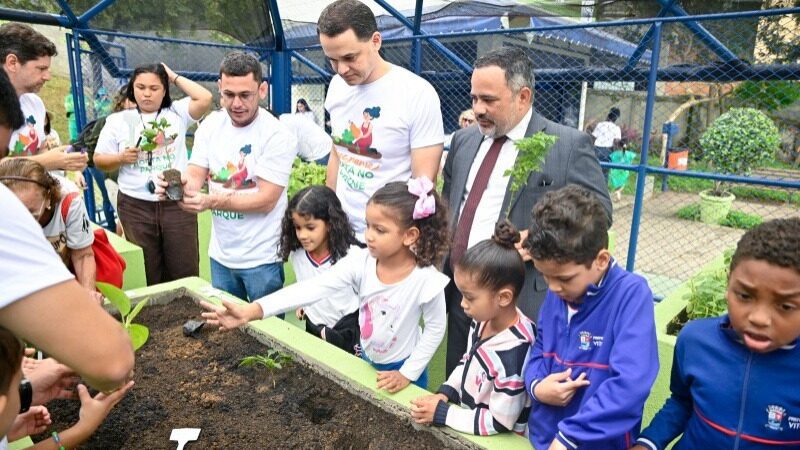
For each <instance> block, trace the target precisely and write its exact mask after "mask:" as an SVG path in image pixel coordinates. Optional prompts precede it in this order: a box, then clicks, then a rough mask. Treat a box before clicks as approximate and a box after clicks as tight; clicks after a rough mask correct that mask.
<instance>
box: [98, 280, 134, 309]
mask: <svg viewBox="0 0 800 450" xmlns="http://www.w3.org/2000/svg"><path fill="white" fill-rule="evenodd" d="M95 285H96V286H97V289H98V290H99V291H100V292H101V293H102V294H103V296H105V297H106V298H107V299H108V301H109V302H111V304H112V305H114V307H115V308H117V311H119V313H120V315H121V316H122V317H125V316H127V315H128V313H130V312H131V299H129V298H128V296H127V295H126V294H125V292H124V291H123V290H122V289H120V288H118V287H116V286H113V285H110V284H108V283H103V282H101V281H98V282H97V283H95Z"/></svg>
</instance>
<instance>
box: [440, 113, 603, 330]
mask: <svg viewBox="0 0 800 450" xmlns="http://www.w3.org/2000/svg"><path fill="white" fill-rule="evenodd" d="M539 131H544V132H545V133H547V134H551V135H555V136H558V141H556V143H555V144H554V145H553V147H552V148H551V149H550V151H549V152H548V153H547V156H546V157H545V162H544V165H543V166H542V171H541V172H533V173H531V174H530V176H529V177H528V183H527V184H526V185H525V186H524V187H523V188H522V189H520V190H519V192H517V193H516V194H515V195H514V199H513V200H512V199H511V193H510V192H509V190H508V188H506V195H505V198H504V199H503V205H502V208H501V210H500V217H498V220H500V219H501V218H503V215H504V214H505V211H506V209H507V207H508V204H509V202H510V201H513V204H512V205H511V211H510V213H509V217H508V219H509V220H510V221H511V223H513V224H514V226H516V227H517V228H518V229H519V230H520V231H522V230H525V229H527V228H528V226H529V225H530V222H531V210H533V205H535V204H536V202H537V201H539V199H540V198H541V197H542V195H544V194H545V193H546V192H549V191H553V190H556V189H560V188H562V187H564V186H566V185H568V184H577V185H580V186H583V187H584V188H586V189H588V190H590V191H592V192H594V193H596V194H597V196H598V198H599V199H600V201H601V202H602V203H603V206H604V207H605V209H606V212H607V213H608V217H609V223H610V220H611V210H612V207H611V198H610V197H609V195H608V187H607V184H606V180H605V177H603V172H602V170H601V169H600V163H598V162H597V157H596V156H595V154H594V149H593V147H592V141H591V139H590V137H589V135H588V134H586V133H583V132H581V131H578V130H577V129H575V128H570V127H567V126H564V125H560V124H557V123H555V122H552V121H549V120H547V119H545V118H544V117H542V116H541V115H539V114H538V113H537V112H536V111H534V112H533V114H532V115H531V121H530V122H529V123H528V129H527V131H526V132H525V136H526V137H527V136H531V135H533V134H535V133H537V132H539ZM482 140H483V135H481V133H480V130H479V129H478V126H477V125H473V126H471V127H469V128H465V129H463V130H459V131H457V132H456V133H455V134H454V135H453V141H452V144H451V146H450V152H449V153H448V155H447V160H446V162H445V164H444V170H443V177H444V188H443V191H442V195H443V197H444V198H445V199H447V202H448V206H449V208H450V217H449V219H450V222H449V223H450V224H451V226H452V229H453V230H455V227H456V225H457V224H458V219H459V217H458V216H459V209H460V207H461V201H462V199H463V197H464V191H465V189H466V184H467V177H468V176H469V171H470V168H471V167H472V162H473V160H474V159H475V155H476V154H477V153H478V148H479V147H480V145H481V142H482ZM510 185H511V182H510V180H509V187H510ZM449 266H450V261H449V257H448V258H447V260H446V261H445V270H446V271H449V270H450V269H449ZM525 268H526V274H525V285H524V286H523V288H522V292H521V293H520V296H519V298H518V300H517V306H518V307H519V308H520V309H521V310H522V311H523V312H524V313H525V314H526V315H527V316H528V317H530V318H531V319H533V320H536V319H537V318H538V314H539V307H540V306H541V304H542V302H543V301H544V294H545V292H546V291H547V283H545V281H544V278H543V277H542V275H541V274H540V273H539V272H538V271H537V270H536V269H535V268H534V267H533V263H531V262H526V263H525ZM449 275H451V276H452V274H449ZM449 301H451V300H450V299H448V302H449Z"/></svg>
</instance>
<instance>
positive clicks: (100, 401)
mask: <svg viewBox="0 0 800 450" xmlns="http://www.w3.org/2000/svg"><path fill="white" fill-rule="evenodd" d="M132 387H133V380H131V381H128V383H127V384H126V385H125V386H122V387H121V388H119V389H117V390H116V391H114V392H111V393H110V394H106V393H103V392H100V393H98V394H97V395H95V396H94V397H92V396H91V395H89V390H88V389H87V388H86V386H84V385H82V384H79V385H78V397H80V399H81V410H80V412H79V413H78V423H76V424H75V426H73V427H72V428H70V429H69V430H67V431H70V430H76V431H78V432H79V433H85V437H84V438H83V439H82V440H81V442H82V441H84V440H86V438H88V437H89V436H91V434H92V433H94V430H96V429H97V427H99V426H100V424H101V423H103V420H105V418H106V416H108V413H109V412H111V408H113V407H114V405H116V404H117V403H119V401H120V400H122V397H124V396H125V394H127V393H128V390H130V388H132ZM64 434H67V432H66V431H65V432H64ZM65 447H66V446H65Z"/></svg>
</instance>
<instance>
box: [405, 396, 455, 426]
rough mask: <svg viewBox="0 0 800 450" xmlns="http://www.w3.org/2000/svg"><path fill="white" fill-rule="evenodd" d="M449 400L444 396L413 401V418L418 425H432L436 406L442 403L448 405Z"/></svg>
mask: <svg viewBox="0 0 800 450" xmlns="http://www.w3.org/2000/svg"><path fill="white" fill-rule="evenodd" d="M447 400H448V399H447V396H446V395H444V394H433V395H426V396H423V397H419V398H417V399H414V400H411V417H412V418H413V419H414V422H416V423H419V424H423V425H430V424H431V423H433V416H434V414H435V413H436V406H438V405H439V402H440V401H441V402H445V403H447Z"/></svg>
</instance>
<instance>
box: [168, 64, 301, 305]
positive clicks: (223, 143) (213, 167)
mask: <svg viewBox="0 0 800 450" xmlns="http://www.w3.org/2000/svg"><path fill="white" fill-rule="evenodd" d="M262 79H263V78H262V75H261V64H260V63H259V62H258V60H257V59H256V58H255V57H254V56H252V55H250V54H247V53H243V52H232V53H229V54H228V55H227V56H226V57H225V59H224V60H223V61H222V64H221V66H220V79H219V81H218V82H217V83H218V85H219V91H220V95H221V103H222V106H223V107H224V109H223V110H219V111H214V112H212V113H211V114H210V115H209V116H208V117H207V118H206V119H205V120H204V121H203V122H202V123H201V124H200V126H199V127H198V129H197V132H196V133H195V138H194V149H193V150H192V158H191V160H190V161H189V167H188V169H187V175H186V177H187V183H186V189H185V191H186V192H185V193H184V198H183V201H182V202H181V203H180V205H181V207H182V208H183V209H185V210H186V211H191V212H201V211H205V210H207V209H210V210H211V212H212V216H213V219H212V228H211V243H210V245H209V250H208V254H209V256H210V257H211V283H212V285H213V286H214V287H216V288H218V289H222V290H224V291H227V292H230V293H231V294H233V295H235V296H236V297H239V298H241V299H247V300H250V301H252V300H256V299H258V298H261V297H264V296H265V295H267V294H269V293H271V292H273V291H275V290H278V289H280V288H281V287H282V286H283V282H284V274H283V261H282V260H281V258H280V256H279V255H278V241H279V239H280V234H281V230H280V225H281V219H282V218H283V214H284V212H285V210H286V203H287V201H286V193H285V189H284V188H285V187H286V186H287V184H288V183H289V175H290V173H291V170H292V162H293V161H294V158H295V156H296V154H297V145H296V141H295V138H294V136H293V135H292V134H291V132H290V131H289V130H288V129H286V127H284V126H283V125H281V123H280V121H278V119H276V118H275V117H274V116H273V115H272V114H270V113H269V112H267V111H266V110H265V109H263V108H260V107H259V106H258V101H259V99H264V98H265V97H266V94H267V84H266V83H265V82H263V81H262ZM206 179H208V185H209V193H208V194H203V193H201V192H200V188H201V187H202V186H203V184H204V183H205V181H206ZM162 190H163V184H162Z"/></svg>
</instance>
